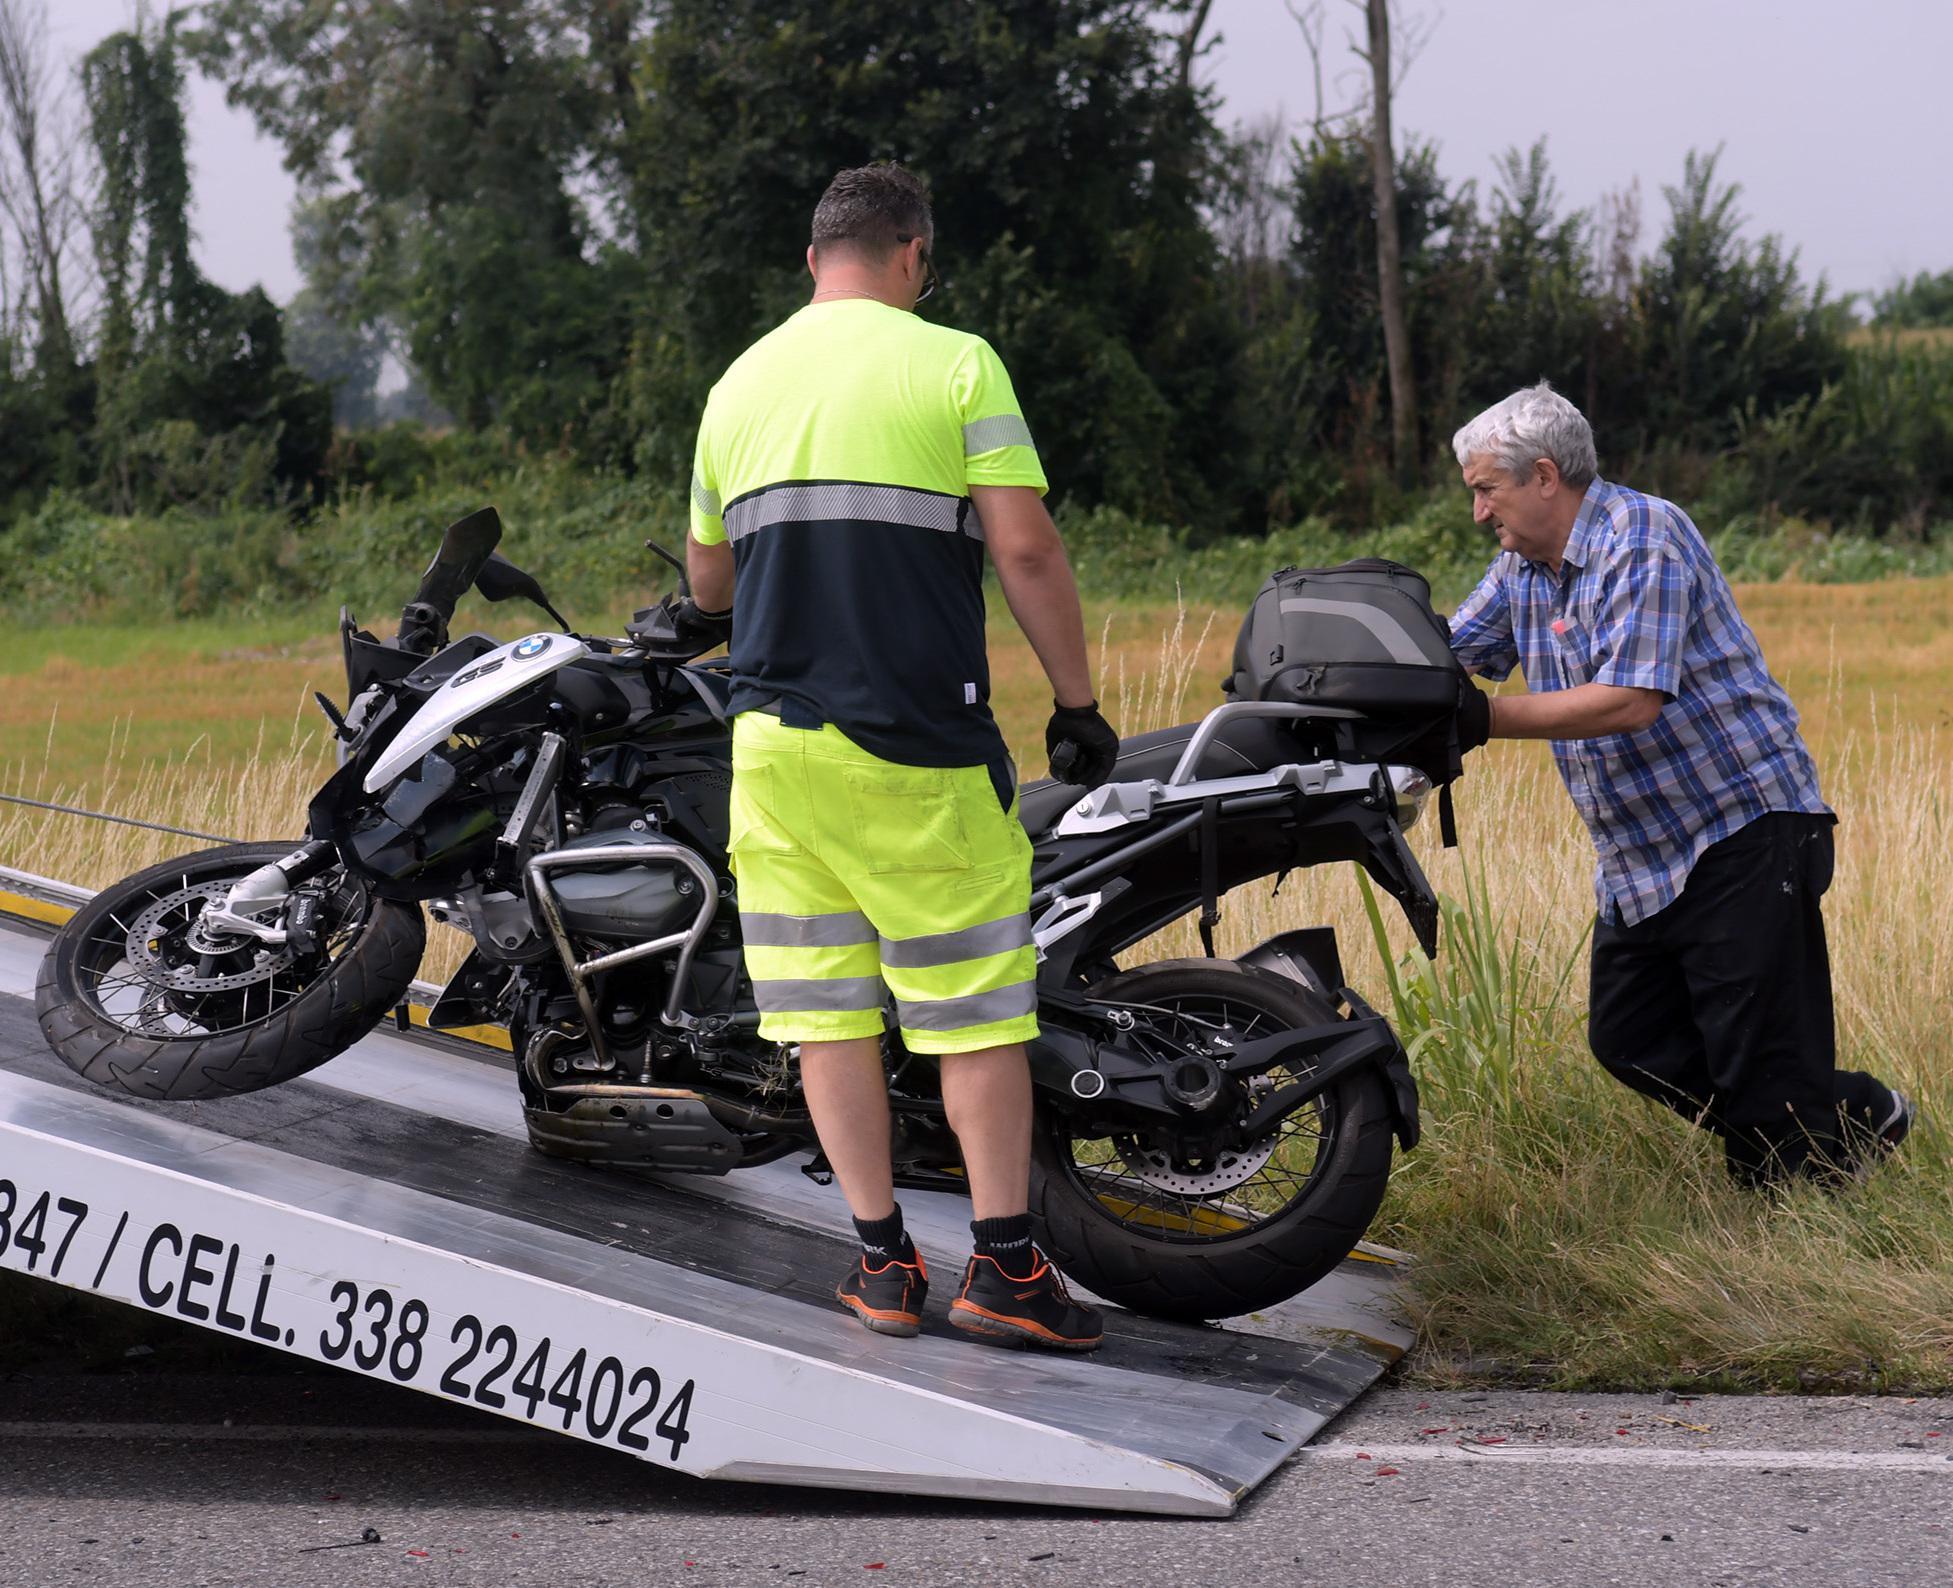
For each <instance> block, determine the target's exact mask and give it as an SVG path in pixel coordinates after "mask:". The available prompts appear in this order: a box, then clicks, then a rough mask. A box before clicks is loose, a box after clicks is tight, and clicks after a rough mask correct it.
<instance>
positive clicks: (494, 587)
mask: <svg viewBox="0 0 1953 1588" xmlns="http://www.w3.org/2000/svg"><path fill="white" fill-rule="evenodd" d="M475 588H476V589H477V590H479V591H480V592H481V593H482V594H483V595H484V596H486V597H487V598H488V599H489V600H490V601H532V602H534V603H535V604H536V605H537V606H539V607H541V608H542V609H543V611H545V612H547V613H548V614H549V615H550V616H551V617H552V618H554V619H555V620H556V621H557V623H559V624H561V625H562V628H563V630H564V632H565V633H567V632H568V631H569V627H570V626H569V624H568V623H567V622H566V621H565V620H564V618H563V614H562V613H560V612H558V611H557V610H556V609H555V608H554V607H553V606H551V605H550V604H549V597H548V596H546V595H545V594H543V587H542V585H541V584H540V583H538V582H537V580H536V577H535V576H534V575H533V574H530V573H525V572H524V571H523V570H522V569H520V568H518V567H516V565H515V564H514V563H512V562H510V561H509V560H508V558H506V557H504V556H503V555H502V554H501V553H500V552H491V553H490V554H489V557H488V560H487V561H486V562H484V563H483V564H482V565H481V568H480V570H479V571H478V572H477V573H476V574H475Z"/></svg>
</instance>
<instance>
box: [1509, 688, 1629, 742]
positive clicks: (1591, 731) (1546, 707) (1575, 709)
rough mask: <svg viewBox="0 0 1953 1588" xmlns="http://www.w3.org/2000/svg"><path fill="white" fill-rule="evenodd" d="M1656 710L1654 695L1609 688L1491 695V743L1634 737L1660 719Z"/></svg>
mask: <svg viewBox="0 0 1953 1588" xmlns="http://www.w3.org/2000/svg"><path fill="white" fill-rule="evenodd" d="M1661 708H1662V696H1661V694H1660V692H1659V691H1657V690H1653V689H1624V688H1621V687H1620V686H1618V685H1615V684H1579V685H1576V686H1575V687H1574V688H1572V689H1554V690H1547V691H1545V692H1543V693H1541V694H1537V695H1495V696H1493V697H1492V737H1493V738H1495V739H1601V738H1605V737H1606V736H1607V735H1609V734H1614V733H1639V732H1640V731H1641V730H1642V729H1643V728H1646V727H1647V726H1649V724H1651V723H1652V722H1653V721H1654V720H1655V718H1656V717H1658V716H1660V715H1661Z"/></svg>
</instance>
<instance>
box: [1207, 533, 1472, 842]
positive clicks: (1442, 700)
mask: <svg viewBox="0 0 1953 1588" xmlns="http://www.w3.org/2000/svg"><path fill="white" fill-rule="evenodd" d="M1463 682H1464V673H1463V670H1462V669H1461V668H1460V667H1459V666H1458V662H1457V659H1456V658H1455V657H1453V656H1452V654H1451V630H1450V627H1449V626H1448V625H1447V624H1446V622H1445V620H1444V619H1443V618H1442V617H1441V616H1440V615H1439V614H1438V613H1437V612H1436V611H1434V610H1433V609H1432V606H1431V586H1430V584H1429V583H1428V582H1427V581H1426V580H1425V578H1424V576H1423V575H1422V574H1420V573H1418V572H1417V570H1416V569H1414V568H1406V567H1404V566H1403V564H1401V563H1395V562H1389V561H1386V560H1385V559H1384V558H1381V557H1363V558H1359V559H1357V560H1356V561H1354V562H1346V563H1344V564H1342V565H1341V566H1340V567H1336V568H1282V569H1279V570H1277V571H1276V572H1275V573H1274V574H1271V575H1270V576H1269V579H1268V582H1267V583H1266V584H1264V585H1263V586H1262V587H1261V589H1260V590H1259V591H1258V592H1257V593H1256V595H1255V598H1254V603H1253V605H1251V606H1250V607H1249V608H1248V616H1247V619H1246V621H1245V622H1243V623H1242V625H1241V636H1240V638H1239V639H1237V640H1236V641H1235V643H1234V671H1233V673H1232V674H1231V675H1230V676H1229V677H1228V679H1227V680H1226V682H1225V683H1224V685H1223V688H1224V689H1225V690H1226V692H1227V695H1228V697H1229V698H1230V699H1233V700H1278V701H1286V702H1289V703H1291V704H1295V705H1303V706H1333V707H1336V708H1339V709H1340V710H1343V711H1353V712H1356V713H1358V714H1359V715H1358V716H1356V717H1354V718H1336V719H1327V718H1323V719H1307V720H1305V721H1303V722H1301V723H1300V724H1298V725H1297V728H1296V732H1297V734H1298V736H1299V737H1300V738H1301V739H1302V740H1303V741H1304V743H1305V744H1306V745H1307V746H1308V747H1309V748H1311V749H1312V750H1314V751H1316V752H1317V753H1319V754H1322V755H1333V756H1335V757H1336V758H1337V759H1339V760H1345V761H1358V762H1361V761H1376V762H1380V763H1389V764H1391V765H1395V766H1414V767H1416V768H1418V769H1419V770H1420V771H1422V772H1423V773H1424V774H1425V775H1426V776H1427V777H1429V778H1430V779H1431V780H1432V782H1434V783H1436V784H1438V785H1439V786H1440V787H1441V788H1447V793H1448V787H1447V786H1448V785H1449V784H1450V783H1451V782H1452V781H1453V780H1454V779H1455V778H1457V777H1458V776H1459V774H1460V773H1461V772H1462V771H1463V770H1464V767H1463V756H1462V752H1461V750H1460V747H1459V743H1458V724H1457V716H1458V699H1459V689H1460V686H1461V685H1462V684H1463ZM1442 814H1443V815H1444V816H1445V818H1446V820H1445V828H1446V842H1447V843H1449V842H1450V841H1451V834H1450V826H1451V823H1450V820H1449V815H1450V809H1449V801H1448V799H1447V801H1446V802H1445V805H1444V806H1443V807H1442Z"/></svg>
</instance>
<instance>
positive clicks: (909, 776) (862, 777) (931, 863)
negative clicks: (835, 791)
mask: <svg viewBox="0 0 1953 1588" xmlns="http://www.w3.org/2000/svg"><path fill="white" fill-rule="evenodd" d="M842 775H843V777H844V778H845V780H846V785H847V791H848V807H849V814H850V816H852V818H853V820H854V836H855V845H856V851H855V852H856V854H857V856H858V857H859V859H860V861H861V866H862V869H863V870H864V871H866V872H868V873H869V874H870V875H873V876H890V875H896V874H899V873H902V872H920V871H963V870H966V869H967V868H968V866H969V864H970V858H971V849H970V838H969V832H968V829H967V826H966V824H965V821H964V812H963V794H962V791H961V790H960V789H959V787H958V786H957V774H956V773H955V772H954V771H948V770H945V769H943V768H941V767H933V766H895V765H884V766H876V767H865V766H864V767H853V766H851V767H847V768H845V769H844V771H843V774H842Z"/></svg>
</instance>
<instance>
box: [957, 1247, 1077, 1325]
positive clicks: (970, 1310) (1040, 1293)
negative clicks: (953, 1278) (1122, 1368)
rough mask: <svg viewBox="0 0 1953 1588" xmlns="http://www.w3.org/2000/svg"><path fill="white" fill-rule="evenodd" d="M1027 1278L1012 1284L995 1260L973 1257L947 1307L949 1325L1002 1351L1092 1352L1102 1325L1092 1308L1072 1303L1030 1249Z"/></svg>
mask: <svg viewBox="0 0 1953 1588" xmlns="http://www.w3.org/2000/svg"><path fill="white" fill-rule="evenodd" d="M1029 1261H1030V1265H1031V1271H1030V1273H1029V1274H1028V1275H1027V1276H1026V1277H1025V1278H1023V1279H1013V1278H1012V1277H1011V1276H1010V1275H1009V1274H1007V1273H1005V1272H1004V1270H1003V1266H1002V1265H1001V1264H1000V1263H998V1261H997V1259H996V1258H994V1257H983V1256H977V1257H972V1258H971V1259H970V1266H969V1267H968V1268H966V1269H965V1270H964V1271H963V1288H962V1289H961V1290H960V1291H958V1292H957V1296H956V1299H955V1300H954V1301H952V1302H951V1303H950V1304H949V1321H950V1322H951V1323H953V1324H954V1325H955V1326H956V1327H957V1328H959V1329H962V1330H964V1331H965V1332H966V1333H969V1334H975V1335H981V1336H982V1337H983V1338H984V1339H986V1340H995V1341H998V1342H1000V1343H1002V1344H1006V1345H1045V1346H1051V1347H1053V1348H1054V1349H1056V1350H1060V1351H1096V1350H1097V1349H1098V1348H1099V1346H1100V1344H1101V1343H1102V1342H1103V1341H1104V1339H1105V1322H1104V1319H1102V1318H1101V1317H1100V1316H1099V1312H1098V1309H1097V1308H1096V1307H1088V1306H1086V1305H1085V1304H1084V1303H1083V1302H1082V1301H1073V1300H1072V1299H1071V1296H1070V1295H1069V1294H1068V1293H1067V1292H1066V1290H1065V1282H1064V1281H1063V1280H1062V1279H1060V1278H1059V1277H1058V1270H1057V1269H1055V1268H1053V1267H1052V1266H1051V1261H1050V1259H1049V1258H1047V1257H1046V1256H1045V1255H1044V1253H1042V1252H1041V1251H1039V1250H1038V1249H1037V1248H1036V1247H1035V1246H1033V1247H1032V1248H1031V1255H1030V1259H1029Z"/></svg>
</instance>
